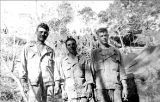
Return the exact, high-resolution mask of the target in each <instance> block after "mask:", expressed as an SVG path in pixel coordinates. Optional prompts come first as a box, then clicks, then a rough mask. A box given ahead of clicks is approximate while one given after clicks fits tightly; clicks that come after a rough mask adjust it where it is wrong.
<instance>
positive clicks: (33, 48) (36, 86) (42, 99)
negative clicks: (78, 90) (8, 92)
mask: <svg viewBox="0 0 160 102" xmlns="http://www.w3.org/2000/svg"><path fill="white" fill-rule="evenodd" d="M48 34H49V27H48V25H47V24H45V23H40V24H39V25H38V27H37V29H36V35H37V41H35V42H32V43H29V44H27V45H26V46H25V48H24V50H23V52H22V56H21V65H22V68H21V71H20V72H21V73H20V79H21V82H22V85H23V88H24V91H25V92H27V94H28V102H48V101H49V100H50V99H51V96H53V85H54V76H53V72H54V68H53V66H54V60H53V58H54V51H53V49H52V48H50V47H49V46H47V45H46V44H45V40H46V39H47V37H48Z"/></svg>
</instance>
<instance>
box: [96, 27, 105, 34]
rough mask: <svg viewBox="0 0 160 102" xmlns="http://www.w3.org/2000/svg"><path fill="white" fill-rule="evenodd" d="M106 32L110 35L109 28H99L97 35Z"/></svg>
mask: <svg viewBox="0 0 160 102" xmlns="http://www.w3.org/2000/svg"><path fill="white" fill-rule="evenodd" d="M104 32H106V33H108V30H107V28H99V29H98V30H97V31H96V34H97V35H99V33H104Z"/></svg>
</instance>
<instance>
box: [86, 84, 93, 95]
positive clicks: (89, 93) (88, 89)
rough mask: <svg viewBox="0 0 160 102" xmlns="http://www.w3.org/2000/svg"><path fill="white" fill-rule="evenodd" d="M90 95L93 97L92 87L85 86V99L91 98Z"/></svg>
mask: <svg viewBox="0 0 160 102" xmlns="http://www.w3.org/2000/svg"><path fill="white" fill-rule="evenodd" d="M92 95H93V91H92V86H91V85H88V86H87V97H88V98H91V97H92Z"/></svg>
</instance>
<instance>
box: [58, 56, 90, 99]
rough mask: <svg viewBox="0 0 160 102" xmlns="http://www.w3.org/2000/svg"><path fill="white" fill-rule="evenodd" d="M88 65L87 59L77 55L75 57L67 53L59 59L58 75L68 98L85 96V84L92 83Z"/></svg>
mask: <svg viewBox="0 0 160 102" xmlns="http://www.w3.org/2000/svg"><path fill="white" fill-rule="evenodd" d="M89 66H90V64H89V60H87V59H86V58H85V57H80V56H78V55H77V56H76V57H75V59H72V58H71V57H70V56H68V55H67V56H66V57H64V58H63V59H62V60H61V62H60V67H59V70H60V77H61V80H64V90H65V91H66V93H67V95H68V98H69V99H71V98H78V97H84V96H86V94H87V93H86V87H87V84H91V83H93V78H92V75H91V70H90V67H89ZM62 84H63V82H62Z"/></svg>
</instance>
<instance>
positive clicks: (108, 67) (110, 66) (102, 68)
mask: <svg viewBox="0 0 160 102" xmlns="http://www.w3.org/2000/svg"><path fill="white" fill-rule="evenodd" d="M91 58H92V70H93V77H94V81H95V84H96V89H115V88H117V87H119V86H120V81H121V80H123V79H126V74H125V70H124V67H123V60H122V57H121V54H120V52H119V51H118V50H117V49H115V48H113V47H109V48H102V47H100V48H97V49H95V50H93V51H92V54H91Z"/></svg>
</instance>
